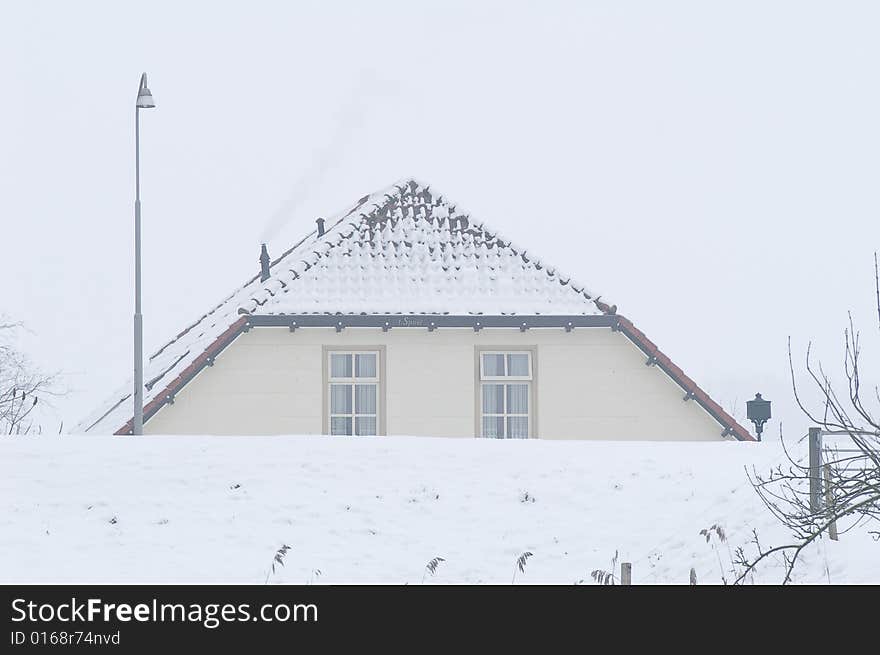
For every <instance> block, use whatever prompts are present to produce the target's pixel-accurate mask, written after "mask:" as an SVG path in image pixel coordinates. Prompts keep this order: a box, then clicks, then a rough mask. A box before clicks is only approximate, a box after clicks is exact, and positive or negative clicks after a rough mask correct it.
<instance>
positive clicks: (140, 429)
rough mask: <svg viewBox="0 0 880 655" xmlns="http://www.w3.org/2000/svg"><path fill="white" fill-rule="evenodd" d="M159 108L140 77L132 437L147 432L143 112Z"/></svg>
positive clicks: (136, 116) (136, 139)
mask: <svg viewBox="0 0 880 655" xmlns="http://www.w3.org/2000/svg"><path fill="white" fill-rule="evenodd" d="M155 106H156V103H155V102H153V94H152V93H150V89H149V88H148V87H147V74H146V73H143V74H142V75H141V83H140V86H139V87H138V94H137V102H135V105H134V419H133V421H132V431H131V432H132V434H143V433H144V317H143V315H142V314H141V109H152V108H153V107H155Z"/></svg>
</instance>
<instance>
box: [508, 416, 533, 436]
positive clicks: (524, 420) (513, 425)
mask: <svg viewBox="0 0 880 655" xmlns="http://www.w3.org/2000/svg"><path fill="white" fill-rule="evenodd" d="M507 438H508V439H528V438H529V419H528V417H526V416H509V417H507Z"/></svg>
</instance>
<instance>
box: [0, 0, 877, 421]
mask: <svg viewBox="0 0 880 655" xmlns="http://www.w3.org/2000/svg"><path fill="white" fill-rule="evenodd" d="M878 33H880V5H878V4H877V3H875V2H842V1H835V2H824V3H819V2H804V1H797V2H766V1H762V2H743V1H739V2H728V3H720V2H711V3H709V2H662V3H659V2H653V1H649V2H621V1H614V2H612V1H608V2H587V1H584V0H582V1H579V2H552V1H549V0H545V1H542V2H529V3H516V2H511V1H510V0H507V1H505V2H498V3H494V2H452V1H450V0H444V1H443V2H414V1H413V0H408V1H406V2H389V1H374V2H329V1H326V0H325V1H322V2H256V1H253V0H251V1H249V2H237V3H221V2H210V3H208V2H206V3H195V2H187V3H182V2H159V1H157V0H153V1H152V2H149V3H137V4H135V3H123V2H85V1H83V0H80V1H78V2H75V3H73V2H39V1H37V0H31V1H29V2H17V3H14V4H13V3H10V4H7V5H4V9H3V12H2V17H0V80H2V97H3V101H2V102H0V217H2V232H0V243H2V248H0V290H2V291H0V313H3V314H6V315H8V316H9V317H11V318H14V319H18V320H21V321H24V323H25V325H26V326H27V328H28V330H29V332H28V333H26V334H25V335H24V337H23V338H22V341H21V345H22V347H24V348H25V349H26V350H27V352H28V353H29V354H30V355H31V356H32V357H33V359H34V360H36V361H37V362H38V363H39V364H40V365H42V366H43V367H45V368H46V369H50V370H59V371H61V372H62V374H63V381H64V383H65V385H66V386H67V387H68V389H69V391H68V393H67V395H66V396H64V397H63V398H61V399H59V401H58V402H57V408H56V410H55V411H54V413H53V414H52V415H51V417H50V418H47V423H53V424H54V425H55V426H56V427H55V429H56V430H57V423H58V421H60V420H61V419H63V420H64V421H65V423H66V424H68V425H73V424H74V423H75V422H77V421H78V420H79V419H80V418H82V416H83V415H84V414H86V413H88V412H89V411H91V410H92V409H93V408H94V405H95V404H96V403H98V402H100V401H102V400H103V399H104V398H105V397H106V396H107V395H108V394H109V393H111V392H112V391H113V390H114V389H115V387H116V386H118V385H119V384H121V383H122V382H123V381H124V380H125V379H126V378H127V377H128V376H129V375H130V371H131V330H132V328H131V325H132V317H131V315H132V311H133V310H132V302H133V300H132V298H133V294H132V286H133V264H132V254H133V236H132V234H133V217H132V216H133V194H134V161H133V159H134V110H133V107H134V98H135V96H136V92H137V84H138V79H139V76H140V73H141V72H142V71H147V73H148V75H149V82H150V88H151V89H152V91H153V95H154V97H155V99H156V103H157V105H158V106H157V108H156V109H154V110H151V111H149V112H146V113H145V114H143V115H142V119H143V120H142V148H143V152H142V200H143V221H144V223H143V236H144V259H143V262H144V263H143V266H144V315H145V350H146V351H148V352H153V351H154V350H155V349H156V347H158V346H159V345H161V344H162V343H164V341H166V340H167V339H168V338H169V337H171V336H173V335H174V334H176V333H177V332H178V331H180V329H182V328H183V327H185V326H187V325H189V324H190V323H191V322H192V321H193V320H194V319H196V318H197V317H198V316H200V315H201V314H202V313H203V312H204V311H205V310H207V309H209V308H210V307H212V306H213V305H214V304H216V303H217V302H218V301H219V300H221V299H222V298H224V297H225V296H226V295H227V294H228V293H230V292H231V291H232V290H233V289H234V288H235V287H237V286H240V285H241V284H242V283H243V282H244V281H245V280H246V279H248V278H249V277H250V276H252V275H253V274H254V273H255V272H256V271H257V270H258V263H257V257H258V255H259V246H260V241H261V239H263V238H265V237H268V239H269V251H270V253H271V254H273V255H277V254H280V253H281V251H282V250H283V249H284V248H286V247H287V246H289V245H290V244H291V243H292V242H293V241H294V240H295V239H297V238H299V237H300V236H301V235H302V234H304V233H305V232H307V231H309V230H311V229H312V228H313V226H314V219H315V217H317V216H321V215H324V216H326V215H332V214H333V213H335V212H337V211H339V210H340V209H343V208H344V207H345V206H346V205H350V204H352V203H353V202H354V201H356V200H357V199H358V198H359V197H360V196H362V195H364V194H365V193H367V192H369V191H372V190H374V189H377V188H381V187H384V186H387V185H388V184H390V183H392V182H394V181H395V180H397V179H399V178H401V177H405V176H415V177H417V178H419V179H421V180H423V181H425V182H427V183H430V184H431V185H432V187H434V188H435V189H438V190H440V191H441V192H442V193H444V194H445V195H447V196H448V197H450V198H452V199H454V200H455V201H457V202H458V204H459V206H460V207H464V208H467V209H468V210H469V211H470V212H471V214H472V215H473V216H475V217H477V218H478V219H480V220H483V221H485V222H487V223H488V224H489V225H491V226H493V227H496V228H497V229H498V230H499V231H501V232H502V233H503V234H505V236H507V237H509V238H511V239H513V240H514V241H515V242H518V243H520V244H523V245H524V246H526V247H528V249H529V250H531V251H533V252H535V253H537V254H538V255H539V256H540V257H542V259H544V260H546V261H547V262H550V263H551V264H553V265H555V266H557V267H558V268H560V269H561V270H563V271H565V272H566V273H569V274H571V275H573V276H574V277H575V278H577V279H578V280H581V281H583V282H584V283H585V284H587V285H588V289H590V290H591V291H592V292H593V293H595V294H601V295H602V297H603V299H605V300H607V301H608V302H609V303H616V304H617V305H618V307H619V312H620V313H622V314H624V315H626V316H627V317H628V318H630V319H631V320H633V321H634V323H635V324H636V325H637V326H638V327H640V328H641V329H643V330H644V331H645V332H646V333H647V335H648V336H649V337H650V338H651V339H652V340H654V341H655V342H656V343H657V344H658V345H659V346H660V347H661V348H662V349H663V350H664V351H665V352H666V353H667V354H668V355H670V356H671V357H672V359H673V361H675V362H676V363H677V364H679V365H680V366H681V367H682V368H683V369H684V370H685V372H687V373H688V374H689V375H690V376H691V377H693V378H694V379H695V380H696V381H697V382H698V383H699V384H701V385H702V386H703V387H704V388H705V389H706V390H707V391H709V392H710V394H712V395H713V396H714V397H715V399H716V400H718V401H719V402H720V403H721V404H722V405H723V406H724V407H725V408H726V409H728V410H732V411H734V413H735V415H736V416H737V417H738V418H741V419H743V420H744V415H745V407H744V404H743V403H744V401H745V400H746V399H747V398H749V397H751V396H753V395H754V393H755V392H756V391H761V392H763V393H764V395H765V396H766V397H769V398H770V399H772V400H773V401H774V419H776V418H779V419H782V420H783V421H784V426H785V430H786V433H789V432H791V433H797V434H798V435H799V434H800V433H802V432H803V431H805V428H806V422H805V420H804V419H803V418H802V417H801V416H800V415H798V414H797V413H796V412H795V411H794V409H793V407H792V404H791V393H790V388H789V382H788V364H787V351H786V340H787V337H788V336H789V335H791V336H792V338H793V343H794V346H795V348H796V350H797V352H798V353H801V352H802V350H803V348H804V346H805V345H806V343H807V341H808V340H809V339H813V340H814V341H815V342H816V344H817V347H818V352H819V354H820V355H822V356H823V358H824V359H825V361H826V364H827V366H828V367H829V368H839V363H840V361H841V360H842V335H843V328H844V326H845V323H846V320H847V318H846V313H847V311H849V310H852V311H853V313H854V318H855V320H856V321H857V322H858V324H859V325H860V326H861V327H862V328H863V331H864V333H865V339H866V343H865V347H866V350H867V351H869V352H866V357H872V356H873V358H874V361H876V355H877V352H878V350H877V349H874V350H870V344H871V343H872V342H874V341H876V339H875V337H876V335H877V332H878V325H877V314H876V309H875V308H874V307H873V305H872V302H873V297H874V288H873V283H874V280H873V252H874V250H875V249H876V248H877V247H878V245H880V239H878V221H877V218H878V216H880V192H878V189H880V185H878V180H880V127H878V121H880V118H878V117H880V85H878V83H877V67H878V62H880V39H878V38H877V34H878ZM868 337H870V338H871V340H872V341H870V342H869V341H868ZM875 371H876V367H875ZM770 429H771V430H772V431H773V432H774V433H775V432H776V430H777V429H778V428H777V426H776V425H775V424H774V426H773V427H772V428H770ZM792 436H794V434H792Z"/></svg>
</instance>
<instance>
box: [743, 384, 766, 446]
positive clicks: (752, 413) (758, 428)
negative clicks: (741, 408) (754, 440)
mask: <svg viewBox="0 0 880 655" xmlns="http://www.w3.org/2000/svg"><path fill="white" fill-rule="evenodd" d="M746 416H747V417H748V419H749V420H750V421H751V422H752V423H754V424H755V432H757V433H758V441H760V440H761V433H762V432H763V431H764V424H765V423H766V422H767V421H769V420H770V401H769V400H764V399H763V398H761V394H759V393H756V394H755V398H754V400H749V401H746Z"/></svg>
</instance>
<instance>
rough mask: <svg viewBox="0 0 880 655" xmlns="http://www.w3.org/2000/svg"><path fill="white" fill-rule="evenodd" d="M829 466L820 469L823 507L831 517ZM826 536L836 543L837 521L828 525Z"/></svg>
mask: <svg viewBox="0 0 880 655" xmlns="http://www.w3.org/2000/svg"><path fill="white" fill-rule="evenodd" d="M830 466H831V465H830V464H826V465H825V466H823V467H822V473H823V477H824V478H825V507H826V508H827V509H828V515H829V516H831V514H832V512H833V511H834V510H833V508H832V505H833V504H834V494H833V493H832V492H831V471H830ZM828 536H829V537H831V540H832V541H837V540H838V539H837V521H836V520H834V521H832V522H831V523H829V524H828Z"/></svg>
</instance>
